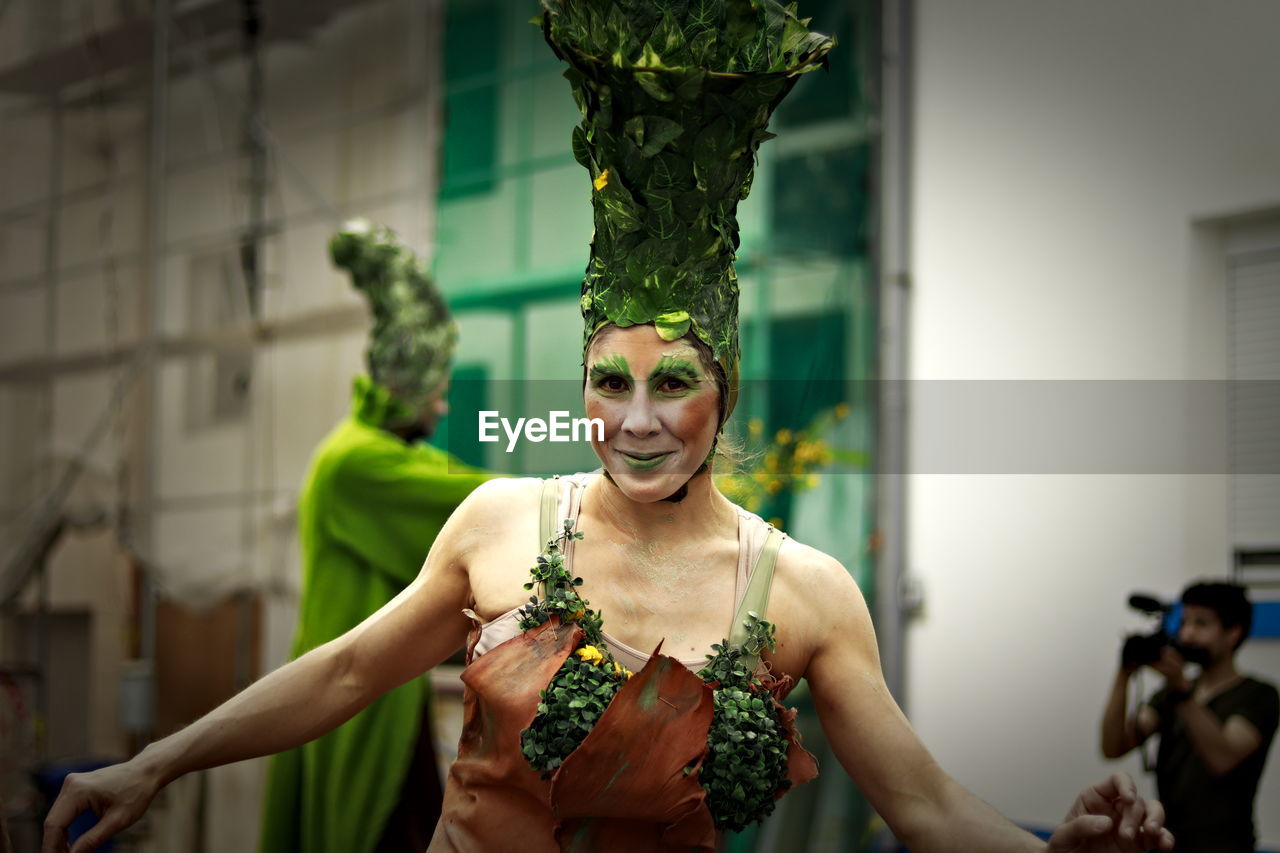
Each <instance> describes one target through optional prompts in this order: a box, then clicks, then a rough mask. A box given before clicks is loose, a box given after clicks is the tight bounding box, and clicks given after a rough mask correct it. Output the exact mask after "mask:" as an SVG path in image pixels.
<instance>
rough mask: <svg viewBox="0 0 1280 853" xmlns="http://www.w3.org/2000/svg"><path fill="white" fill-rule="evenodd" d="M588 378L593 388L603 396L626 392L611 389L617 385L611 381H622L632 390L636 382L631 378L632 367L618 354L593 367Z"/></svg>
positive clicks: (620, 389)
mask: <svg viewBox="0 0 1280 853" xmlns="http://www.w3.org/2000/svg"><path fill="white" fill-rule="evenodd" d="M587 377H588V379H589V380H590V381H591V387H592V388H594V389H596V390H597V391H599V392H600V393H602V394H617V393H621V392H622V391H623V390H625V389H622V388H617V387H611V386H613V385H616V384H617V383H615V382H611V381H610V380H621V381H622V382H623V383H624V384H625V385H626V386H627V388H630V387H631V383H632V382H633V381H634V380H633V379H632V378H631V366H630V365H628V364H627V360H626V359H625V358H623V357H622V356H621V355H617V354H615V355H611V356H607V357H605V358H602V359H600V360H599V361H597V362H596V363H595V364H593V365H591V369H590V370H588V371H587Z"/></svg>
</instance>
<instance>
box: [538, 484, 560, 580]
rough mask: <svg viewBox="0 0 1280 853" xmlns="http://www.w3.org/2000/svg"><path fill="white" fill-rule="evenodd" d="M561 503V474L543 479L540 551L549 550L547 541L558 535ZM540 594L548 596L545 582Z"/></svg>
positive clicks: (539, 531) (540, 508)
mask: <svg viewBox="0 0 1280 853" xmlns="http://www.w3.org/2000/svg"><path fill="white" fill-rule="evenodd" d="M559 503H560V475H559V474H556V475H555V476H554V477H552V478H551V479H550V480H543V481H542V503H541V506H540V507H539V509H538V535H539V537H540V539H541V541H540V542H538V553H539V554H541V553H543V552H544V551H546V550H547V543H548V542H550V541H551V537H553V536H555V535H556V506H557V505H558V504H559ZM538 595H539V596H541V597H542V598H546V596H547V589H546V585H545V584H541V583H540V584H538Z"/></svg>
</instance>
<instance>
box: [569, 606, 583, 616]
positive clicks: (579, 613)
mask: <svg viewBox="0 0 1280 853" xmlns="http://www.w3.org/2000/svg"><path fill="white" fill-rule="evenodd" d="M586 613H587V609H586V608H585V607H583V606H582V605H581V604H579V605H578V609H577V610H574V611H573V612H571V613H570V614H569V618H570V619H581V618H582V617H583V616H585V615H586Z"/></svg>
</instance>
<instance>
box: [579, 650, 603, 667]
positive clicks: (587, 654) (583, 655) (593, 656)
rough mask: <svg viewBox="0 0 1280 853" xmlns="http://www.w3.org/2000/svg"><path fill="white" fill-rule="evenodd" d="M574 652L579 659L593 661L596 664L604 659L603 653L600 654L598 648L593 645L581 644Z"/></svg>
mask: <svg viewBox="0 0 1280 853" xmlns="http://www.w3.org/2000/svg"><path fill="white" fill-rule="evenodd" d="M574 654H576V655H577V656H578V658H579V659H581V660H583V661H586V662H587V663H593V664H595V665H596V666H599V665H600V664H601V662H603V661H604V655H602V654H600V650H599V649H597V648H596V647H595V646H583V647H582V648H580V649H578V650H577V651H576V652H574Z"/></svg>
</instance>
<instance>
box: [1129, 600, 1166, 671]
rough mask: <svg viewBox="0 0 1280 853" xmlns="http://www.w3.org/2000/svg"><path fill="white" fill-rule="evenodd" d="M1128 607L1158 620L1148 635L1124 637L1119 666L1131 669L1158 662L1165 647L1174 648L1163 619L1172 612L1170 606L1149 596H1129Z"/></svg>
mask: <svg viewBox="0 0 1280 853" xmlns="http://www.w3.org/2000/svg"><path fill="white" fill-rule="evenodd" d="M1129 606H1130V607H1132V608H1133V609H1134V610H1137V611H1140V612H1142V613H1147V614H1150V615H1152V616H1155V617H1157V618H1158V619H1159V622H1158V624H1157V625H1156V629H1155V630H1154V631H1152V632H1151V633H1150V634H1130V635H1129V636H1127V637H1125V640H1124V649H1123V650H1122V651H1121V652H1120V664H1121V666H1123V667H1125V668H1126V669H1132V668H1136V667H1139V666H1143V665H1146V664H1153V663H1155V662H1156V661H1158V660H1160V656H1161V655H1162V654H1163V653H1164V648H1165V646H1174V647H1175V648H1176V645H1175V643H1174V639H1173V637H1171V636H1169V632H1168V631H1166V630H1165V628H1164V625H1165V617H1166V616H1167V615H1168V613H1169V611H1171V610H1173V605H1172V604H1164V603H1162V602H1161V601H1160V600H1159V599H1157V598H1154V597H1152V596H1150V595H1131V596H1129Z"/></svg>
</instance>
